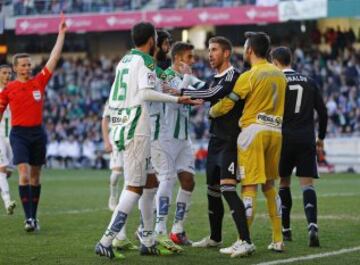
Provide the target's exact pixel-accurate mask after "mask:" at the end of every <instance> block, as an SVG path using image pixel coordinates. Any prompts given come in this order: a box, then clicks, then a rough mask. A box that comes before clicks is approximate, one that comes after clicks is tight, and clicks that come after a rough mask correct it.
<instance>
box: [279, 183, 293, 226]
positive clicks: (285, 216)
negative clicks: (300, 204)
mask: <svg viewBox="0 0 360 265" xmlns="http://www.w3.org/2000/svg"><path fill="white" fill-rule="evenodd" d="M279 196H280V199H281V211H282V213H281V219H282V226H283V229H290V213H291V208H292V197H291V190H290V187H283V188H280V189H279Z"/></svg>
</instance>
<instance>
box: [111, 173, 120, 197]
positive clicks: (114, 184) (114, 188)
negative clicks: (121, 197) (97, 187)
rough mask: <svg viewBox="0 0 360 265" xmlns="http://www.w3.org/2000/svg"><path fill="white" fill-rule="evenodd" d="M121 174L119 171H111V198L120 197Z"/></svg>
mask: <svg viewBox="0 0 360 265" xmlns="http://www.w3.org/2000/svg"><path fill="white" fill-rule="evenodd" d="M120 176H121V173H120V172H119V171H115V170H113V171H111V175H110V197H115V198H116V197H117V195H118V182H119V178H120Z"/></svg>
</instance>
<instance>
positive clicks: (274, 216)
mask: <svg viewBox="0 0 360 265" xmlns="http://www.w3.org/2000/svg"><path fill="white" fill-rule="evenodd" d="M264 195H265V197H266V201H267V207H268V212H269V217H270V220H271V225H272V241H273V242H282V241H283V238H282V233H281V201H280V197H279V196H278V194H277V192H276V189H275V188H274V187H272V188H271V189H269V190H268V191H266V192H264Z"/></svg>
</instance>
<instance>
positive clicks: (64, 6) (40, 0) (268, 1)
mask: <svg viewBox="0 0 360 265" xmlns="http://www.w3.org/2000/svg"><path fill="white" fill-rule="evenodd" d="M278 2H279V1H278V0H66V1H65V0H4V1H0V7H1V5H3V6H6V7H7V8H9V9H11V10H12V13H13V14H14V15H15V16H25V15H45V14H59V13H60V12H61V11H64V12H65V13H89V12H97V13H98V12H100V13H104V12H113V11H129V10H147V9H150V10H158V9H163V8H186V9H191V8H196V7H232V6H241V5H261V6H264V5H266V6H269V5H276V4H277V3H278Z"/></svg>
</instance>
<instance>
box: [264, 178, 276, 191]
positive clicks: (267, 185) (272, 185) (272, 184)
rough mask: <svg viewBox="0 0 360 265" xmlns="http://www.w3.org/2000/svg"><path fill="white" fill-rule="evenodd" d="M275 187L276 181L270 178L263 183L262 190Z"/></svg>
mask: <svg viewBox="0 0 360 265" xmlns="http://www.w3.org/2000/svg"><path fill="white" fill-rule="evenodd" d="M273 187H275V183H274V181H273V180H268V181H266V182H265V184H262V185H261V190H262V192H267V191H268V190H270V189H272V188H273Z"/></svg>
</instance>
